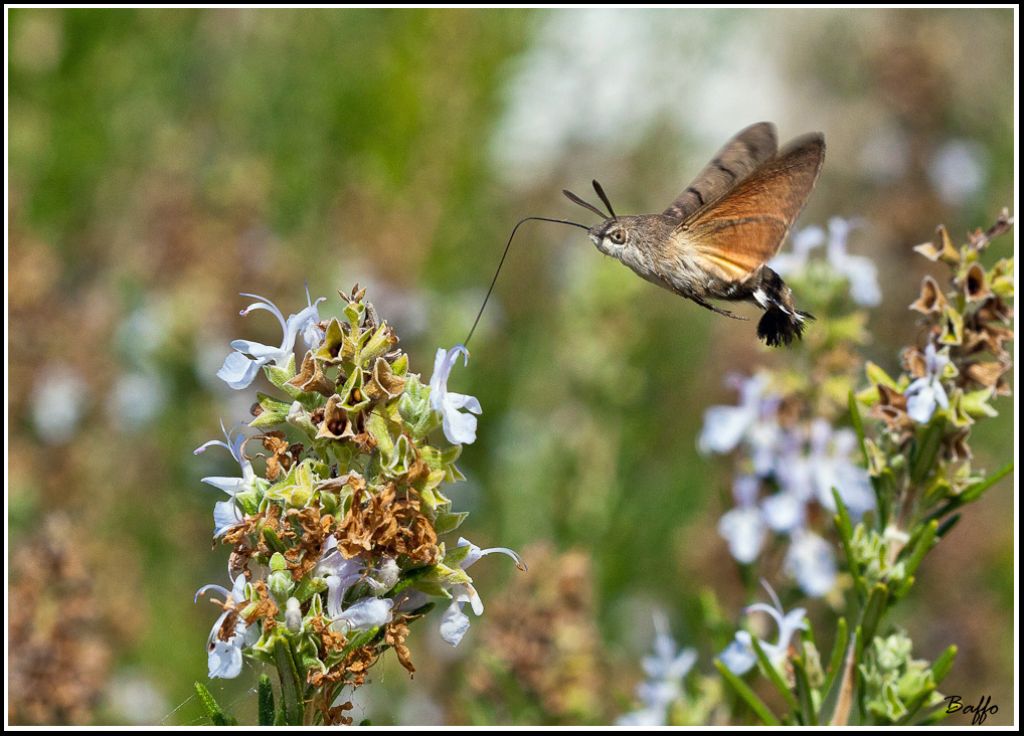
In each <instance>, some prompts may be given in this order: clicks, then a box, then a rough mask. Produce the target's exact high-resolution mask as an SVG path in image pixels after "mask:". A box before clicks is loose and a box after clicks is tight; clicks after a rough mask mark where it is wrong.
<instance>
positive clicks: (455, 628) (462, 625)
mask: <svg viewBox="0 0 1024 736" xmlns="http://www.w3.org/2000/svg"><path fill="white" fill-rule="evenodd" d="M455 546H456V548H458V547H467V546H468V547H469V552H468V553H467V554H466V556H465V557H464V558H463V560H462V562H460V563H459V567H461V568H462V569H463V570H465V569H467V568H468V567H470V566H471V565H473V564H474V563H475V562H476V561H477V560H479V559H480V558H481V557H484V556H485V555H489V554H493V553H495V552H499V553H501V554H503V555H507V556H508V557H511V558H512V559H513V560H514V561H515V563H516V567H518V568H519V569H520V570H525V569H526V565H524V564H523V561H522V559H520V557H519V555H518V554H516V553H515V552H513V551H512V550H510V549H509V548H508V547H490V548H488V549H480V548H479V547H477V546H476V545H475V544H473V543H472V542H470V541H469V540H467V539H464V538H462V537H460V538H459V543H458V544H457V545H455ZM449 592H450V593H451V594H452V602H451V605H449V606H448V609H447V610H446V611H445V612H444V615H443V616H442V617H441V638H442V639H444V640H445V641H446V642H448V643H449V644H451V645H452V646H453V647H456V646H458V645H459V642H460V641H462V637H463V636H465V635H466V632H467V631H468V630H469V616H467V615H466V614H464V613H463V612H462V606H463V605H465V604H466V603H468V604H469V605H470V608H472V609H473V613H474V614H475V615H477V616H480V615H481V614H483V612H484V603H483V601H482V600H480V596H479V595H478V594H477V592H476V588H474V587H473V586H472V585H471V584H469V583H464V584H461V585H455V586H452V588H451V589H450V590H449Z"/></svg>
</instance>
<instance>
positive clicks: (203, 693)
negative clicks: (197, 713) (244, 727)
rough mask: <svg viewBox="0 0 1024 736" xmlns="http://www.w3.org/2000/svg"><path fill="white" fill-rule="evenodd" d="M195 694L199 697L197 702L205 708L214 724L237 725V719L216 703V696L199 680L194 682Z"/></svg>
mask: <svg viewBox="0 0 1024 736" xmlns="http://www.w3.org/2000/svg"><path fill="white" fill-rule="evenodd" d="M195 688H196V695H197V696H198V697H199V702H200V703H201V704H202V706H203V708H204V709H205V710H206V714H207V715H208V716H209V717H210V720H211V721H213V725H214V726H234V725H237V723H238V721H236V720H235V719H234V718H232V717H231V716H229V715H228V714H227V713H225V712H224V709H223V708H221V707H220V704H219V703H217V700H216V698H214V697H213V694H212V693H211V692H210V689H209V688H208V687H206V685H204V684H203V683H201V682H196V684H195Z"/></svg>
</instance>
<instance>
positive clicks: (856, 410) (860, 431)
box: [846, 391, 868, 462]
mask: <svg viewBox="0 0 1024 736" xmlns="http://www.w3.org/2000/svg"><path fill="white" fill-rule="evenodd" d="M846 405H847V406H848V407H849V409H850V424H852V425H853V431H854V432H856V433H857V442H858V444H859V445H860V451H861V454H862V455H863V456H864V462H868V449H867V446H866V445H865V444H864V419H863V418H862V417H861V415H860V407H859V406H857V396H856V395H855V394H854V393H853V391H850V393H849V395H848V396H847V399H846Z"/></svg>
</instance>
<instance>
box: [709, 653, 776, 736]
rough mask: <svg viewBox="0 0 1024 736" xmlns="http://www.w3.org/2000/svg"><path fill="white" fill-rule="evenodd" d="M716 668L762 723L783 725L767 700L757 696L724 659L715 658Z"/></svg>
mask: <svg viewBox="0 0 1024 736" xmlns="http://www.w3.org/2000/svg"><path fill="white" fill-rule="evenodd" d="M715 669H717V670H718V672H719V673H720V674H721V675H722V679H724V680H725V681H726V682H727V683H729V686H730V687H732V689H733V690H735V691H736V694H737V695H738V696H739V697H740V698H741V699H742V700H743V702H745V703H746V704H747V705H748V706H750V709H751V710H752V711H754V713H755V714H756V715H757V717H758V718H760V719H761V723H763V724H764V725H766V726H779V725H782V724H780V723H779V719H778V718H776V717H775V716H774V715H773V714H772V712H771V709H769V708H768V706H767V705H765V702H764V701H763V700H761V698H759V697H757V694H756V693H755V692H754V691H753V690H751V689H750V686H749V685H747V683H745V682H743V680H741V679H740V678H739V677H737V676H736V675H735V674H733V672H732V671H731V670H730V669H729V668H728V667H726V666H725V665H724V664H723V663H722V660H720V659H716V660H715Z"/></svg>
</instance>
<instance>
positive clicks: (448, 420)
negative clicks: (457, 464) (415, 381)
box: [430, 345, 482, 445]
mask: <svg viewBox="0 0 1024 736" xmlns="http://www.w3.org/2000/svg"><path fill="white" fill-rule="evenodd" d="M460 354H461V355H462V356H463V365H466V363H468V362H469V351H468V350H466V348H465V346H463V345H456V346H455V347H453V348H452V349H451V350H448V351H445V350H444V348H438V349H437V355H436V356H435V357H434V375H433V376H431V378H430V408H431V409H433V410H434V411H436V412H438V413H439V414H440V415H441V420H442V424H443V426H444V436H445V437H446V438H447V439H448V441H449V442H451V443H452V444H453V445H469V444H472V443H473V442H474V441H476V417H475V416H473V414H480V413H482V409H481V408H480V402H479V401H477V399H476V397H474V396H466V395H465V394H457V393H455V392H453V391H449V390H448V376H449V375H451V372H452V367H453V366H454V365H455V359H456V358H458V356H459V355H460ZM460 409H465V410H466V412H467V413H465V414H464V413H462V412H461V411H459V410H460ZM468 412H472V413H468Z"/></svg>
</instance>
